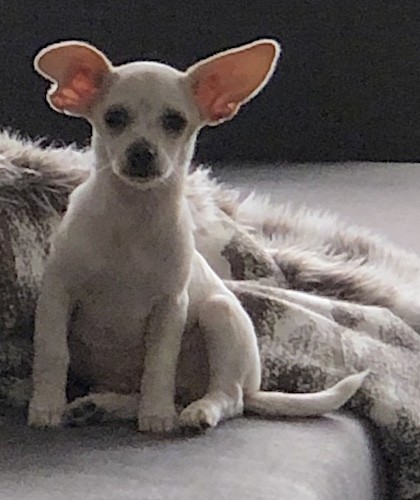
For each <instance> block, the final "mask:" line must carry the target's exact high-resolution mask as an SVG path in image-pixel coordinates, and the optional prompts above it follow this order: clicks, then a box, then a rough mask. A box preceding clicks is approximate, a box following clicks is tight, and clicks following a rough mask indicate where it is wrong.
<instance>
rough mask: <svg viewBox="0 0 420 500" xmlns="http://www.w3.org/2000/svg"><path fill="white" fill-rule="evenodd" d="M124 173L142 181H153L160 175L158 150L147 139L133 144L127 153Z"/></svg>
mask: <svg viewBox="0 0 420 500" xmlns="http://www.w3.org/2000/svg"><path fill="white" fill-rule="evenodd" d="M125 156H126V161H125V165H124V171H123V173H124V174H125V175H127V176H129V177H136V178H138V179H142V180H148V179H153V178H155V177H158V176H159V175H160V173H159V169H158V166H157V161H156V157H157V154H156V149H155V148H154V147H153V146H152V145H151V144H150V143H149V142H148V141H146V140H145V139H142V140H139V141H136V142H133V144H131V145H130V146H129V147H128V149H127V151H126V153H125Z"/></svg>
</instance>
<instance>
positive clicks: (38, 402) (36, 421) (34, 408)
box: [28, 398, 65, 428]
mask: <svg viewBox="0 0 420 500" xmlns="http://www.w3.org/2000/svg"><path fill="white" fill-rule="evenodd" d="M64 407H65V402H64V401H63V400H54V399H49V400H44V399H43V398H39V399H38V398H33V399H32V400H31V402H30V403H29V408H28V424H29V425H30V426H31V427H51V428H54V427H59V426H60V425H61V423H62V418H63V414H64Z"/></svg>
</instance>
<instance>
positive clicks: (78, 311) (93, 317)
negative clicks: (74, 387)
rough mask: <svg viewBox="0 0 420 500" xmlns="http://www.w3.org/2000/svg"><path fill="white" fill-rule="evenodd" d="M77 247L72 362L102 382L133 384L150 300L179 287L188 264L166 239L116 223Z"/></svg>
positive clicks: (119, 387)
mask: <svg viewBox="0 0 420 500" xmlns="http://www.w3.org/2000/svg"><path fill="white" fill-rule="evenodd" d="M81 249H82V252H83V256H84V258H83V261H82V263H79V265H77V266H76V267H77V269H75V270H76V274H77V279H76V281H75V283H77V285H76V286H75V296H74V299H75V308H74V312H73V315H72V320H71V325H70V346H71V350H72V352H73V354H74V355H73V356H72V359H73V367H74V369H75V370H76V372H77V373H79V374H80V375H84V376H86V377H87V378H88V379H90V380H92V382H93V383H94V384H95V385H99V384H100V385H101V387H102V388H107V389H111V388H112V389H113V390H119V391H123V392H126V391H133V390H138V383H139V380H140V378H141V373H142V370H143V360H144V333H145V329H146V324H147V318H148V316H149V314H150V312H151V310H152V308H153V306H154V305H155V304H157V303H158V302H160V301H162V300H166V297H167V296H168V295H172V294H176V293H179V292H180V291H181V290H182V289H183V288H184V286H185V284H186V280H187V277H188V272H187V270H188V266H185V265H184V264H183V261H180V260H178V259H177V254H176V253H174V252H173V245H169V243H167V242H166V240H165V239H161V241H160V242H159V244H157V243H155V242H154V241H153V240H151V239H150V238H148V239H147V238H143V239H142V238H141V237H139V236H138V235H127V234H126V233H124V232H123V231H119V230H118V228H115V227H114V228H109V227H108V228H106V230H105V231H104V232H103V233H102V234H101V236H100V237H99V236H98V235H96V236H95V235H93V234H92V233H91V234H90V238H87V239H86V240H85V242H84V244H83V246H82V247H81ZM104 386H105V387H104Z"/></svg>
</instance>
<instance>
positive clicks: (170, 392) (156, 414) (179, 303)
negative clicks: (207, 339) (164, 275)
mask: <svg viewBox="0 0 420 500" xmlns="http://www.w3.org/2000/svg"><path fill="white" fill-rule="evenodd" d="M187 309H188V292H187V291H186V290H185V291H183V292H182V293H181V294H180V295H178V296H176V297H166V298H165V299H164V300H162V301H161V302H160V303H159V304H158V305H157V306H156V307H155V308H154V309H153V311H152V313H151V316H150V318H149V325H148V331H147V335H146V357H145V362H144V371H143V377H142V381H141V388H140V406H139V412H138V428H139V430H140V431H144V432H147V431H150V432H169V431H171V430H173V428H174V427H175V425H176V419H177V415H176V410H175V402H174V400H175V378H176V369H177V364H178V355H179V351H180V347H181V340H182V334H183V332H184V328H185V323H186V319H187Z"/></svg>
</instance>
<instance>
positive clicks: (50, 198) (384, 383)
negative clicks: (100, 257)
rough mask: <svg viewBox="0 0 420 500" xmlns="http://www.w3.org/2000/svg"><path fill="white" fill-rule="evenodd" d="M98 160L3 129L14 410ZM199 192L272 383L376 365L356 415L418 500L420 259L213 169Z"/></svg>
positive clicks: (7, 372) (194, 187)
mask: <svg viewBox="0 0 420 500" xmlns="http://www.w3.org/2000/svg"><path fill="white" fill-rule="evenodd" d="M89 165H90V155H89V152H88V151H78V150H76V149H73V148H50V149H43V148H41V147H40V146H38V145H35V144H33V143H32V142H23V141H21V140H20V139H17V138H15V137H11V136H10V135H8V134H7V133H3V134H2V135H0V248H1V249H2V256H1V259H0V340H1V341H0V409H1V410H3V411H6V410H7V408H10V407H14V408H17V407H23V408H24V407H25V406H26V403H27V401H28V397H29V394H30V389H31V387H30V371H31V357H32V346H31V342H32V333H33V315H34V307H35V302H36V299H37V293H38V287H39V284H40V280H41V277H42V273H43V267H44V262H45V259H46V256H47V255H48V250H49V241H50V237H51V234H52V233H53V231H54V229H55V227H56V226H57V224H58V222H59V221H60V218H61V216H62V214H63V212H64V211H65V209H66V204H67V199H68V195H69V194H70V192H71V191H72V190H73V189H74V187H75V186H76V185H78V184H79V183H80V182H82V181H83V180H84V179H85V178H86V176H87V175H89ZM188 198H189V201H190V206H191V210H192V213H193V216H194V221H195V225H196V227H195V237H196V242H197V246H198V248H199V249H200V251H201V252H202V253H203V254H204V256H205V257H206V258H207V259H208V261H209V263H210V264H211V265H212V267H213V268H214V269H215V270H216V271H217V272H218V273H219V274H220V275H221V276H222V278H224V279H225V280H226V283H227V284H228V286H229V287H230V288H231V289H232V290H233V292H234V293H235V294H237V296H238V297H239V299H240V300H241V302H242V304H243V305H244V307H245V308H246V309H247V311H248V312H249V314H250V315H251V317H252V319H253V321H254V324H255V326H256V330H257V334H258V339H259V346H260V352H261V359H262V364H263V386H264V388H265V389H270V390H286V391H293V392H296V391H299V392H300V391H304V392H307V391H313V390H320V389H323V388H324V387H325V386H327V385H331V384H332V383H334V382H337V381H338V380H339V379H340V378H342V377H343V376H344V375H348V374H350V373H354V372H357V371H361V370H365V369H367V368H369V369H370V370H371V373H370V375H369V376H368V378H367V380H366V381H365V383H364V385H363V388H362V390H360V391H359V392H358V393H357V394H356V396H355V397H354V398H352V400H351V401H350V402H349V403H348V408H349V409H350V410H351V411H353V412H354V413H356V414H357V415H359V416H363V417H365V418H366V419H368V420H369V421H370V422H371V424H372V429H373V430H374V435H375V437H376V440H377V443H378V445H379V446H380V448H381V450H382V454H383V456H384V458H385V460H386V464H387V466H388V471H387V472H388V476H389V478H390V486H391V489H392V492H391V497H392V498H394V499H401V500H402V499H405V500H408V499H412V500H413V499H416V498H417V499H419V498H420V468H419V463H420V376H419V370H418V365H419V358H420V336H419V330H420V327H419V325H420V307H418V306H420V299H419V298H418V294H417V291H418V290H420V259H419V258H418V257H417V256H416V255H413V254H409V253H407V252H404V251H403V250H400V249H398V248H396V247H393V246H391V245H390V244H389V243H386V242H385V241H383V240H381V239H380V238H379V237H376V236H372V235H370V234H369V233H368V232H367V231H364V230H361V229H359V228H347V227H345V226H343V225H341V224H340V223H339V222H338V221H337V220H335V219H334V218H333V217H330V216H328V215H325V214H317V213H312V212H309V211H306V210H301V211H298V212H294V213H293V212H291V211H290V210H289V209H288V208H287V207H284V206H271V205H270V203H269V201H267V200H263V199H261V198H258V197H257V196H250V197H247V198H246V199H241V195H240V193H238V192H237V191H236V190H232V189H228V188H226V187H224V186H221V185H219V184H217V183H216V182H215V181H213V180H211V179H210V177H209V174H208V172H207V171H205V170H201V169H197V170H196V171H194V172H193V173H191V174H190V176H189V185H188ZM70 385H71V384H70ZM80 390H81V389H80V386H78V385H77V384H76V383H74V384H73V387H69V393H70V394H73V396H74V395H75V394H80ZM72 391H73V392H72ZM70 397H71V396H70Z"/></svg>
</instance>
